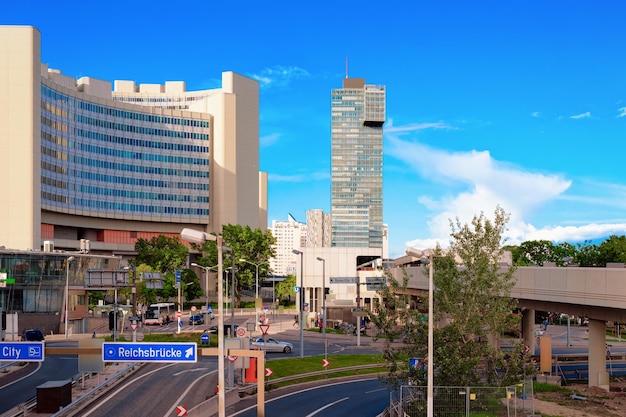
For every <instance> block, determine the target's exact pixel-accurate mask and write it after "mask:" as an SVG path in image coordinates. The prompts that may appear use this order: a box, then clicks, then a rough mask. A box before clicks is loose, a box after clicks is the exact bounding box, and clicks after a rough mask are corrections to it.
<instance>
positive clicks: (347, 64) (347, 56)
mask: <svg viewBox="0 0 626 417" xmlns="http://www.w3.org/2000/svg"><path fill="white" fill-rule="evenodd" d="M346 78H348V55H346Z"/></svg>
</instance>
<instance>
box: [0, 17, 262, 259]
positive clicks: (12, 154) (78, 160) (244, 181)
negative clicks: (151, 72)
mask: <svg viewBox="0 0 626 417" xmlns="http://www.w3.org/2000/svg"><path fill="white" fill-rule="evenodd" d="M0 57H1V58H0V174H1V175H0V188H1V189H2V191H3V192H2V193H0V245H3V246H5V247H7V248H15V249H34V250H40V249H42V248H43V247H44V244H47V245H54V246H55V248H57V249H65V250H78V249H89V250H91V251H93V252H106V253H111V252H113V253H116V252H117V253H121V252H125V251H133V249H134V243H135V241H136V240H137V239H138V238H151V237H153V236H156V235H159V234H165V235H169V236H178V234H179V233H180V231H181V230H182V229H183V228H185V227H190V228H195V229H198V230H203V231H206V232H209V233H211V232H214V231H219V230H221V227H222V225H224V224H240V225H244V226H250V227H252V228H262V229H265V228H266V226H267V176H266V174H265V173H262V172H260V171H259V89H258V83H257V82H256V81H254V80H252V79H249V78H246V77H243V76H241V75H238V74H236V73H233V72H224V73H222V86H221V88H217V89H212V90H203V91H186V85H185V82H183V81H174V82H170V81H168V82H165V83H164V84H139V85H137V84H136V83H135V82H134V81H119V80H118V81H114V82H113V83H112V82H110V81H103V80H98V79H94V78H91V77H81V78H79V79H75V78H72V77H68V76H65V75H63V74H62V73H61V71H59V70H54V69H50V68H48V67H47V65H45V64H43V63H42V62H41V51H40V33H39V31H38V30H37V29H36V28H33V27H28V26H0Z"/></svg>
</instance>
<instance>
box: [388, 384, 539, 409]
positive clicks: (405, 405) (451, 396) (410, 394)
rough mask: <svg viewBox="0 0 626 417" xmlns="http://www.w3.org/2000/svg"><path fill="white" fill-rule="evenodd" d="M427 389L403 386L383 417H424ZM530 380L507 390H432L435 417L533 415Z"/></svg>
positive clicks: (447, 388) (502, 388) (493, 388)
mask: <svg viewBox="0 0 626 417" xmlns="http://www.w3.org/2000/svg"><path fill="white" fill-rule="evenodd" d="M427 393H428V389H427V387H424V386H412V385H403V386H402V387H400V390H399V396H400V398H399V400H398V401H397V402H393V403H392V405H391V406H390V407H389V408H388V409H387V411H386V413H385V414H384V415H385V416H386V417H424V416H426V412H427V405H428V398H427ZM533 400H534V395H533V383H532V380H527V381H525V382H524V383H520V384H518V385H511V386H507V387H434V388H433V415H434V416H436V417H518V416H519V417H526V416H532V415H534V414H535V409H534V402H533Z"/></svg>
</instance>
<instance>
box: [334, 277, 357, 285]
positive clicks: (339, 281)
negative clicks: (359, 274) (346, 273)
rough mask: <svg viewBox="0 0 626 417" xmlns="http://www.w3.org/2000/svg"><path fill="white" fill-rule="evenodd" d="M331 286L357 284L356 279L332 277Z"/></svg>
mask: <svg viewBox="0 0 626 417" xmlns="http://www.w3.org/2000/svg"><path fill="white" fill-rule="evenodd" d="M330 283H331V284H356V277H330Z"/></svg>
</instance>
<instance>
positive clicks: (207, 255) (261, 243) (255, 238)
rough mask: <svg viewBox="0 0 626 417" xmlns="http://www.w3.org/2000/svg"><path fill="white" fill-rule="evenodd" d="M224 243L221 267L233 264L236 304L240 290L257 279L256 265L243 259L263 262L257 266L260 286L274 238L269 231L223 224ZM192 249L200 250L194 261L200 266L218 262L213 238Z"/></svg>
mask: <svg viewBox="0 0 626 417" xmlns="http://www.w3.org/2000/svg"><path fill="white" fill-rule="evenodd" d="M222 237H223V243H224V245H225V246H227V247H228V248H229V249H230V250H229V251H226V252H224V254H223V258H224V259H223V266H224V269H227V268H229V267H232V266H233V265H234V266H235V277H236V280H235V299H236V302H237V304H239V303H240V301H241V290H242V289H243V288H246V287H248V288H251V287H254V285H255V281H256V268H255V267H254V265H250V264H249V263H247V262H243V261H241V259H245V260H247V261H250V262H254V263H255V264H263V265H260V266H259V285H261V282H262V281H263V278H264V277H266V276H267V274H268V272H269V266H268V264H267V263H265V262H268V261H269V259H270V258H272V257H274V256H275V251H274V248H273V245H274V244H275V242H276V241H275V239H274V236H273V235H272V233H271V232H270V231H269V230H266V231H262V230H261V229H252V228H250V226H241V225H232V224H229V225H225V226H224V227H223V228H222ZM193 247H194V248H197V249H199V250H200V251H201V252H202V257H200V258H199V259H198V261H197V263H198V264H200V265H202V266H209V267H212V266H215V265H217V245H216V242H215V241H213V240H208V241H206V242H205V243H204V244H202V245H200V246H198V245H193Z"/></svg>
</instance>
